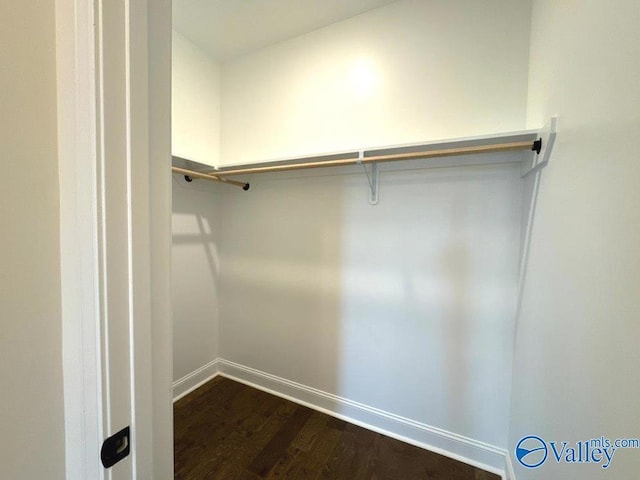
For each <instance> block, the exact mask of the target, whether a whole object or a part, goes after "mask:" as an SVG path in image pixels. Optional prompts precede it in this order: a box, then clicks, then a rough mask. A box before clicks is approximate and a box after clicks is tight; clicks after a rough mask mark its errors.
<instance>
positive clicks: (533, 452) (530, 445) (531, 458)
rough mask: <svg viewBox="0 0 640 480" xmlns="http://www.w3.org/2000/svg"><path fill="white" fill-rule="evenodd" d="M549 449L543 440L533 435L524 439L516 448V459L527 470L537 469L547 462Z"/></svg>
mask: <svg viewBox="0 0 640 480" xmlns="http://www.w3.org/2000/svg"><path fill="white" fill-rule="evenodd" d="M548 456H549V449H548V447H547V444H546V443H545V441H544V440H542V439H541V438H540V437H536V436H535V435H529V436H528V437H524V438H523V439H522V440H520V441H519V442H518V445H517V446H516V458H517V459H518V461H519V462H520V464H521V465H522V466H524V467H527V468H538V467H539V466H540V465H542V464H543V463H544V462H546V461H547V457H548Z"/></svg>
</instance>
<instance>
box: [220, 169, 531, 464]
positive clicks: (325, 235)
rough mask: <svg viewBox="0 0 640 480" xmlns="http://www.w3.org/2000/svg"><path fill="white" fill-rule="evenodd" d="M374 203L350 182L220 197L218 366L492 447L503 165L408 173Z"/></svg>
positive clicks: (497, 419)
mask: <svg viewBox="0 0 640 480" xmlns="http://www.w3.org/2000/svg"><path fill="white" fill-rule="evenodd" d="M495 160H496V158H495V157H494V158H488V159H487V161H495ZM334 173H335V172H334ZM380 192H381V193H380V195H381V199H380V203H379V204H378V205H376V206H371V205H369V203H368V185H367V180H366V178H365V176H364V174H363V173H362V172H361V171H358V170H355V171H353V173H352V174H349V175H345V174H344V171H343V172H342V174H340V175H331V174H328V175H326V176H315V175H314V176H303V177H300V174H297V176H296V175H293V174H291V175H290V176H286V175H283V174H280V175H274V176H264V175H263V176H261V177H256V178H254V179H252V189H251V191H249V192H247V193H244V192H241V191H239V192H236V191H231V192H229V193H227V194H225V195H224V209H223V216H222V224H223V226H224V228H223V229H222V232H221V235H222V250H221V262H220V302H221V303H220V308H221V313H220V319H221V323H220V349H221V352H220V353H221V358H223V359H225V360H228V361H231V362H235V363H238V364H240V365H244V366H247V367H251V368H254V369H257V370H261V371H263V372H267V373H269V374H273V375H276V376H278V377H282V378H284V379H286V380H288V381H292V382H297V383H299V384H302V385H305V386H308V387H311V388H314V389H318V390H320V391H322V392H326V393H329V394H332V395H337V396H339V397H342V398H346V399H348V400H349V401H353V402H358V403H361V404H364V405H366V406H369V407H374V408H377V409H380V410H382V411H384V412H388V413H391V414H394V415H398V416H401V417H404V418H406V419H411V421H413V422H417V423H419V424H420V426H418V427H417V430H415V431H414V432H418V436H419V435H420V431H421V430H420V429H424V428H426V429H429V428H431V427H434V428H436V429H442V430H443V431H445V432H452V433H453V434H454V436H455V435H458V436H461V437H465V438H470V439H473V440H474V441H479V442H484V443H486V444H489V445H491V446H493V447H500V448H505V447H506V445H507V430H508V424H507V421H508V418H507V415H506V414H505V412H507V411H508V404H509V394H510V377H511V358H512V348H513V322H514V316H515V298H516V284H517V271H518V252H519V248H520V246H519V245H520V243H519V242H520V209H521V185H520V179H519V169H518V166H517V165H516V166H513V165H511V166H504V165H503V166H495V165H494V166H477V167H467V168H450V169H441V170H438V169H435V170H415V164H414V169H412V170H405V171H385V172H383V173H382V179H381V186H380ZM338 413H340V412H338ZM436 446H437V445H436ZM450 451H453V452H455V450H454V449H450ZM472 459H473V458H472ZM476 460H478V459H477V458H476ZM480 461H483V462H491V463H492V464H493V465H492V466H493V467H494V468H498V469H499V468H501V467H502V465H500V464H499V462H498V463H496V462H495V461H490V460H486V459H484V458H483V459H481V460H480Z"/></svg>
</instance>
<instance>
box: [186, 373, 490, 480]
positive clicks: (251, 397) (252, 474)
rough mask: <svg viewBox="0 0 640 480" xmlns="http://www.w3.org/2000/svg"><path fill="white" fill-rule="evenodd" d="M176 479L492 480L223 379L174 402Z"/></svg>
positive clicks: (410, 447)
mask: <svg viewBox="0 0 640 480" xmlns="http://www.w3.org/2000/svg"><path fill="white" fill-rule="evenodd" d="M174 429H175V472H176V473H175V478H177V479H184V480H186V479H190V480H191V479H207V480H209V479H211V480H213V479H215V480H218V479H219V480H263V479H266V480H273V479H283V480H307V479H309V480H311V479H313V480H328V479H343V480H369V479H372V480H373V479H375V480H413V479H437V480H499V478H500V477H498V476H497V475H493V474H489V473H487V472H483V471H482V470H479V469H477V468H474V467H471V466H469V465H465V464H464V463H460V462H457V461H455V460H452V459H450V458H447V457H443V456H441V455H437V454H434V453H431V452H428V451H426V450H422V449H420V448H417V447H414V446H412V445H408V444H406V443H402V442H399V441H398V440H394V439H392V438H389V437H385V436H383V435H380V434H378V433H374V432H371V431H369V430H366V429H364V428H361V427H358V426H356V425H352V424H350V423H347V422H344V421H342V420H338V419H336V418H333V417H330V416H328V415H325V414H322V413H319V412H316V411H314V410H311V409H309V408H306V407H303V406H300V405H297V404H295V403H292V402H289V401H287V400H284V399H282V398H279V397H275V396H273V395H270V394H268V393H265V392H262V391H260V390H256V389H254V388H251V387H247V386H245V385H243V384H240V383H237V382H234V381H232V380H229V379H226V378H224V377H216V378H214V379H213V380H212V381H210V382H208V383H207V384H205V385H204V386H202V387H201V388H199V389H198V390H196V391H194V392H193V393H191V394H189V395H187V396H186V397H184V398H182V399H180V400H179V401H178V402H176V403H175V405H174Z"/></svg>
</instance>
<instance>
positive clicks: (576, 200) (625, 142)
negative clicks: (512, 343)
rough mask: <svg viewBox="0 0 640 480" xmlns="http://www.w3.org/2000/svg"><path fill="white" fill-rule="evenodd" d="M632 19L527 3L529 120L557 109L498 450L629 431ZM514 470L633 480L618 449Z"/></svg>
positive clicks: (637, 51) (634, 384) (639, 50)
mask: <svg viewBox="0 0 640 480" xmlns="http://www.w3.org/2000/svg"><path fill="white" fill-rule="evenodd" d="M638 24H640V4H638V2H637V1H634V0H622V1H619V2H616V4H615V7H613V6H612V5H611V4H610V3H607V2H603V1H589V2H557V1H554V0H536V1H535V2H534V10H533V26H532V41H531V74H530V94H529V121H530V122H531V124H532V125H537V124H539V122H541V121H543V120H544V119H546V118H548V117H549V116H550V115H552V114H556V113H557V114H559V116H560V132H559V134H558V138H557V141H556V148H555V150H554V153H553V156H552V158H551V164H550V165H549V166H548V167H547V169H546V170H544V171H543V173H542V176H541V179H540V189H539V195H538V203H537V211H536V217H535V224H534V229H533V236H532V239H531V255H530V261H529V265H528V271H527V279H526V284H525V289H524V295H523V299H522V310H521V315H520V318H519V319H518V322H517V339H516V349H515V352H516V357H515V364H514V376H513V401H512V412H511V433H510V439H509V446H510V451H511V455H512V456H513V455H514V454H513V451H514V449H515V446H516V445H517V443H518V441H519V440H520V438H522V437H523V436H525V435H532V434H535V435H539V436H541V437H542V438H543V439H544V440H546V441H548V442H549V441H558V442H562V441H567V442H570V443H575V442H577V441H580V440H588V439H591V438H599V437H600V436H601V435H604V436H607V437H610V438H611V439H616V438H630V437H635V438H638V437H640V410H639V409H638V405H640V389H638V378H640V355H639V354H638V345H640V322H639V321H638V312H639V311H640V296H639V295H638V285H640V248H638V238H640V208H639V205H640V189H639V188H638V179H640V162H639V161H638V145H637V138H638V132H640V110H639V109H638V105H640V62H639V61H638V59H639V58H640V29H639V28H638ZM574 446H575V445H574ZM550 456H551V454H550ZM513 461H514V462H515V463H517V461H516V460H515V458H514V459H513ZM515 468H516V471H515V473H516V474H517V478H518V480H534V479H539V478H554V479H555V478H562V479H566V480H574V479H575V480H578V479H580V480H595V479H601V478H616V479H618V478H620V479H622V478H637V476H638V472H639V471H640V451H638V450H626V451H625V450H618V451H617V452H616V453H615V457H614V460H613V462H612V465H611V467H609V469H607V470H604V469H603V468H601V466H599V465H593V464H592V465H571V464H566V463H562V464H557V463H556V461H555V459H553V458H550V459H548V460H547V462H546V463H545V464H544V465H543V466H542V467H540V468H539V469H537V470H528V469H525V468H523V467H520V466H518V465H516V467H515Z"/></svg>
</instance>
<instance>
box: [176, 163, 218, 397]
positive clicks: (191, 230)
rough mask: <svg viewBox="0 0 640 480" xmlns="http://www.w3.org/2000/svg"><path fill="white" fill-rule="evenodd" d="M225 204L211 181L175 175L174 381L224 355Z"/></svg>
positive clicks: (188, 384) (189, 384) (177, 391)
mask: <svg viewBox="0 0 640 480" xmlns="http://www.w3.org/2000/svg"><path fill="white" fill-rule="evenodd" d="M220 187H222V188H229V187H226V186H224V185H223V186H220ZM220 208H221V205H220V201H219V195H217V194H216V186H215V185H212V184H211V182H202V181H200V182H198V181H195V182H193V183H186V182H185V180H184V177H182V176H180V175H174V176H173V218H172V238H173V246H172V250H171V256H172V273H171V285H172V294H171V296H172V304H173V309H172V310H173V380H174V382H176V381H178V380H180V379H182V378H183V377H185V376H186V375H188V374H190V373H192V372H194V371H196V370H198V369H199V368H201V367H203V366H205V365H207V364H208V363H210V362H211V361H213V360H214V359H216V358H217V357H218V268H219V262H220V260H219V240H218V239H219V235H220V227H219V215H220V214H219V210H220ZM186 385H187V388H188V387H189V386H193V384H191V383H187V384H186ZM179 393H180V391H179V390H176V392H174V394H179Z"/></svg>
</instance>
